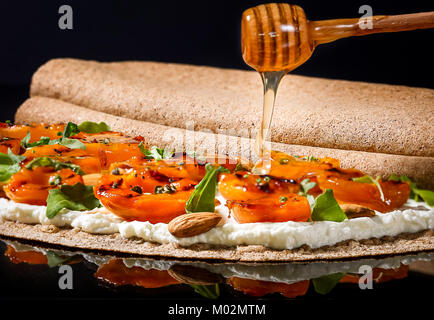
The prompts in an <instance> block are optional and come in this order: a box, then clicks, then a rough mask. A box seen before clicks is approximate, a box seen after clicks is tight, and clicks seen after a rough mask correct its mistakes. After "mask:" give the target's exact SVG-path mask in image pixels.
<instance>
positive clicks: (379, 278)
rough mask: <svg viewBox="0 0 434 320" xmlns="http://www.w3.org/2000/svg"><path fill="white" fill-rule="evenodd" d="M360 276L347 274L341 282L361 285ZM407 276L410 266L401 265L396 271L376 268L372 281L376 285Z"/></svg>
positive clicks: (373, 271)
mask: <svg viewBox="0 0 434 320" xmlns="http://www.w3.org/2000/svg"><path fill="white" fill-rule="evenodd" d="M360 276H361V275H358V274H347V275H345V276H344V277H343V278H342V279H341V280H340V281H339V282H342V283H359V279H360ZM407 276H408V266H406V265H403V264H401V266H400V267H398V268H396V269H381V268H374V269H373V270H372V279H373V280H374V281H375V282H376V283H382V282H387V281H392V280H398V279H403V278H406V277H407Z"/></svg>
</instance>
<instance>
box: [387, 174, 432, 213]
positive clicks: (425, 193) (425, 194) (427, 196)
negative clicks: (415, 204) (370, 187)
mask: <svg viewBox="0 0 434 320" xmlns="http://www.w3.org/2000/svg"><path fill="white" fill-rule="evenodd" d="M388 180H389V181H400V182H408V183H409V184H410V190H411V193H410V198H411V199H414V200H416V201H419V197H421V198H422V200H423V201H425V202H426V203H427V204H428V205H429V206H431V207H433V206H434V192H433V191H430V190H424V189H419V188H418V187H417V185H416V183H414V182H413V181H411V180H410V178H409V177H407V176H397V175H396V174H392V175H391V176H390V177H389V179H388Z"/></svg>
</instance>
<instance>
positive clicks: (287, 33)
mask: <svg viewBox="0 0 434 320" xmlns="http://www.w3.org/2000/svg"><path fill="white" fill-rule="evenodd" d="M308 23H309V22H308V21H307V19H306V16H305V14H304V11H303V9H302V8H300V7H299V6H296V5H290V4H286V3H269V4H265V5H259V6H257V7H253V8H250V9H247V10H246V11H244V13H243V16H242V20H241V47H242V53H243V59H244V61H245V62H246V63H247V64H248V65H249V66H251V67H252V68H254V69H256V70H257V71H259V72H265V71H281V70H287V71H291V70H293V69H295V68H296V67H298V66H299V65H301V64H302V63H303V62H305V61H306V60H307V59H309V57H310V56H311V54H312V51H313V48H314V46H313V43H312V41H310V39H309V28H308Z"/></svg>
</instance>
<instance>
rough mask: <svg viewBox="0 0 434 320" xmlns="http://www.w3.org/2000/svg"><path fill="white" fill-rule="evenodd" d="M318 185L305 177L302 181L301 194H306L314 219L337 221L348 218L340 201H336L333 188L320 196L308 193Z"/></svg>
mask: <svg viewBox="0 0 434 320" xmlns="http://www.w3.org/2000/svg"><path fill="white" fill-rule="evenodd" d="M315 187H316V182H313V181H310V180H309V179H304V180H303V181H302V182H301V183H300V192H299V194H300V195H302V196H305V197H306V198H307V201H308V202H309V205H310V208H311V210H312V215H311V220H312V221H335V222H342V221H344V220H345V219H347V215H346V214H345V213H344V212H343V210H342V209H341V207H340V206H339V204H338V202H337V201H336V199H335V197H334V195H333V190H332V189H326V190H325V191H324V192H323V193H322V194H320V195H319V196H318V197H316V198H315V197H314V196H313V195H311V194H308V192H309V190H311V189H312V188H315Z"/></svg>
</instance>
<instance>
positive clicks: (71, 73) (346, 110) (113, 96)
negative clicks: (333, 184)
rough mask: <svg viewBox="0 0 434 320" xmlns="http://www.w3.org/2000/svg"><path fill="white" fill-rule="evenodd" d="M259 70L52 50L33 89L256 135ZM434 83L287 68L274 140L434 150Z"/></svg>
mask: <svg viewBox="0 0 434 320" xmlns="http://www.w3.org/2000/svg"><path fill="white" fill-rule="evenodd" d="M262 92H263V89H262V83H261V80H260V77H259V75H258V73H257V72H254V71H240V70H230V69H219V68H211V67H203V66H192V65H181V64H169V63H155V62H137V61H130V62H113V63H99V62H96V61H84V60H75V59H55V60H51V61H49V62H47V63H46V64H44V65H43V66H41V67H40V68H39V70H38V71H37V72H36V73H35V74H34V76H33V79H32V84H31V96H32V97H34V96H45V97H51V98H56V99H59V100H63V101H66V102H70V103H73V104H75V105H79V106H82V107H86V108H89V109H93V110H96V111H101V112H105V113H108V114H112V115H115V116H122V117H126V118H130V119H135V120H142V121H148V122H152V123H157V124H161V125H166V126H171V127H177V128H185V125H186V123H188V122H190V123H191V122H193V123H194V128H195V130H200V131H206V130H211V131H212V132H214V133H217V132H218V131H222V132H224V133H225V134H228V135H234V134H237V135H241V136H242V137H245V138H250V137H254V136H255V133H256V130H257V128H258V127H259V126H258V125H259V123H260V121H261V113H262ZM433 102H434V90H432V89H424V88H411V87H406V86H396V85H385V84H374V83H365V82H353V81H342V80H330V79H320V78H312V77H303V76H296V75H291V74H289V75H287V76H286V77H285V78H284V79H283V81H282V83H281V84H280V87H279V91H278V94H277V101H276V108H275V114H274V119H273V126H272V131H271V139H272V141H274V142H279V143H286V144H295V145H303V146H313V147H322V148H335V149H343V150H358V151H365V152H378V153H386V154H399V155H408V156H427V157H433V156H434V131H433V130H432V123H433V121H434V103H433Z"/></svg>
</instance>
